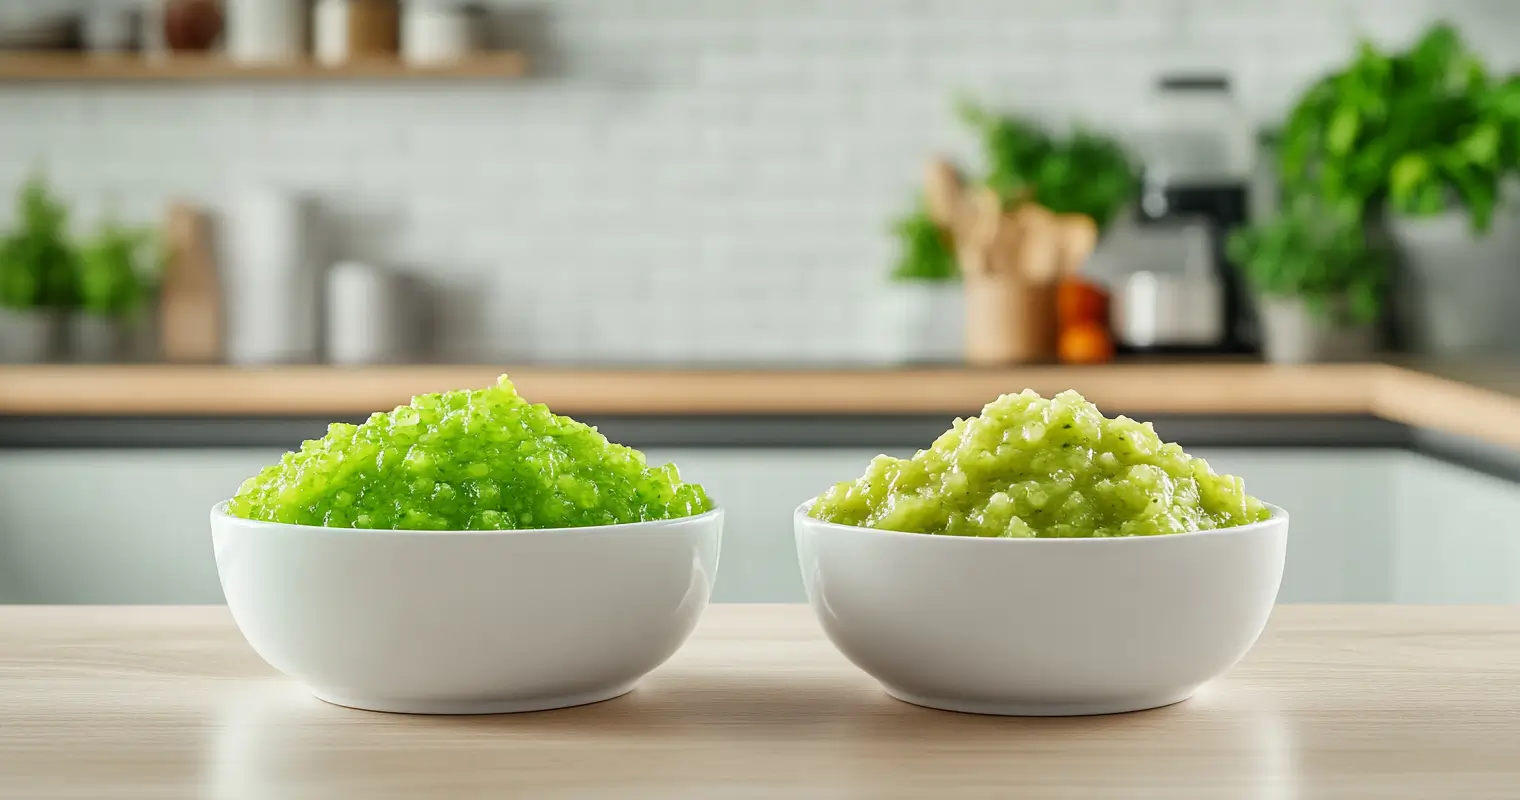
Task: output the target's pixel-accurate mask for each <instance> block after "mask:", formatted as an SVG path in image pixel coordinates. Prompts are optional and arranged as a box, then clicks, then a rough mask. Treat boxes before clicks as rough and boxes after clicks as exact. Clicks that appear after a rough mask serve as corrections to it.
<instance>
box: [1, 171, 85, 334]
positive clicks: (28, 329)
mask: <svg viewBox="0 0 1520 800" xmlns="http://www.w3.org/2000/svg"><path fill="white" fill-rule="evenodd" d="M74 258H75V254H74V251H73V249H72V248H71V246H70V243H69V239H68V214H67V212H66V210H65V209H64V207H63V205H62V204H61V203H59V202H58V201H57V200H55V199H54V198H53V196H52V194H51V193H50V192H49V191H48V189H47V186H46V184H45V183H44V182H43V181H42V180H41V179H40V178H34V179H32V180H30V181H28V182H27V183H26V184H25V185H23V186H22V187H21V191H20V193H19V195H18V198H17V203H16V227H15V229H14V230H12V231H10V232H9V233H7V234H5V235H4V236H0V361H5V362H22V363H33V362H41V361H47V360H49V359H51V358H53V357H54V356H55V355H57V352H58V349H59V340H60V330H61V328H60V319H61V317H62V314H63V313H64V312H65V311H67V310H68V309H69V308H71V307H72V306H73V305H74V303H75V302H76V301H77V298H78V293H77V286H76V284H75V281H74V277H75V276H74Z"/></svg>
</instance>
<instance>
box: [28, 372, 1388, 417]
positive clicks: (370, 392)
mask: <svg viewBox="0 0 1520 800" xmlns="http://www.w3.org/2000/svg"><path fill="white" fill-rule="evenodd" d="M1380 370H1382V367H1381V366H1379V365H1375V364H1351V365H1325V366H1311V367H1267V366H1261V365H1251V364H1230V365H1166V366H1151V365H1113V366H1105V367H1029V368H1025V369H1013V370H966V369H944V370H845V371H834V370H786V371H779V370H778V371H760V370H754V371H737V370H736V371H706V370H632V369H613V370H592V369H584V370H582V369H556V368H544V367H523V368H514V367H494V366H416V367H381V368H361V369H343V368H333V367H272V368H266V369H240V368H233V367H180V366H164V365H142V366H136V365H133V366H100V367H78V366H51V365H50V366H27V367H14V366H12V367H0V414H7V415H13V416H20V415H38V416H58V415H72V416H90V415H94V416H113V415H114V416H123V415H125V416H131V415H139V414H142V415H149V414H151V415H201V416H295V415H317V416H352V415H355V414H365V413H368V412H371V411H378V410H389V409H390V408H393V407H395V406H396V405H400V404H402V403H406V402H407V401H409V400H410V399H411V398H412V396H413V395H416V394H421V393H424V392H435V391H441V390H445V389H452V388H459V387H464V386H484V385H486V384H489V383H491V382H492V381H494V380H495V379H496V377H497V376H498V375H500V374H501V373H503V372H505V373H508V374H510V375H511V376H512V379H513V380H514V381H515V382H516V383H517V386H518V389H519V390H520V391H522V393H523V394H524V395H525V396H526V397H528V398H530V399H531V400H533V401H534V402H539V403H547V404H548V405H549V406H550V407H551V408H554V409H555V410H556V411H559V412H561V413H565V414H587V415H590V414H598V415H621V414H626V415H653V414H659V415H681V414H730V415H732V414H755V415H769V414H975V413H978V412H979V411H980V410H981V408H982V406H983V405H984V404H985V403H987V402H988V401H989V400H992V399H993V398H995V397H997V396H998V395H999V394H1003V393H1005V392H1017V391H1020V390H1022V389H1025V388H1031V389H1034V390H1035V391H1038V392H1040V393H1041V394H1045V395H1047V396H1048V395H1051V394H1054V393H1056V392H1059V391H1061V390H1063V389H1076V390H1077V391H1080V392H1082V393H1083V394H1084V395H1086V396H1087V397H1088V399H1090V400H1092V401H1093V402H1095V403H1097V404H1098V405H1100V406H1102V407H1105V408H1112V409H1116V410H1119V411H1122V412H1124V413H1131V414H1138V413H1146V414H1357V413H1365V412H1366V411H1367V408H1368V406H1369V403H1370V397H1369V391H1370V390H1371V388H1372V387H1373V385H1374V383H1375V381H1374V377H1375V376H1376V375H1377V374H1378V373H1379V371H1380Z"/></svg>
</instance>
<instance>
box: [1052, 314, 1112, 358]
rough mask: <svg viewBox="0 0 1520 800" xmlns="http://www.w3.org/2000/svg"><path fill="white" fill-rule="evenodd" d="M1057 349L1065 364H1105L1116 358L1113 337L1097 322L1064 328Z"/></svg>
mask: <svg viewBox="0 0 1520 800" xmlns="http://www.w3.org/2000/svg"><path fill="white" fill-rule="evenodd" d="M1056 347H1057V353H1058V355H1059V356H1060V358H1061V363H1063V364H1105V363H1107V362H1109V361H1110V360H1112V359H1113V357H1114V340H1113V337H1112V336H1110V335H1109V333H1108V328H1106V327H1104V326H1103V325H1101V324H1099V323H1097V322H1079V323H1077V324H1075V325H1071V326H1068V327H1065V328H1062V329H1061V338H1060V341H1059V342H1058V343H1057V346H1056Z"/></svg>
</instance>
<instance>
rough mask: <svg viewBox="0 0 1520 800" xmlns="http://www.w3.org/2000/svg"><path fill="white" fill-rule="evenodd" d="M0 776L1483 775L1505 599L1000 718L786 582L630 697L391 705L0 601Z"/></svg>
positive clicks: (1049, 778)
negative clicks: (328, 694) (894, 659)
mask: <svg viewBox="0 0 1520 800" xmlns="http://www.w3.org/2000/svg"><path fill="white" fill-rule="evenodd" d="M0 642H3V643H4V646H3V647H0V721H3V722H0V796H3V797H18V798H20V797H25V798H28V799H29V800H35V799H38V798H49V797H63V796H67V797H124V798H125V797H131V798H153V800H161V799H162V798H177V797H217V798H222V797H225V798H244V797H247V798H254V797H258V798H263V797H290V798H301V797H313V798H315V797H324V798H325V797H349V796H360V797H392V796H409V797H429V798H449V797H477V796H481V797H484V796H491V797H499V796H522V797H597V798H601V797H619V796H638V797H659V798H684V797H690V798H704V799H705V798H723V797H789V798H811V797H913V798H925V797H933V798H945V797H1013V796H1031V797H1033V796H1038V797H1041V798H1100V797H1122V798H1129V799H1130V800H1138V799H1141V798H1165V800H1183V799H1184V798H1220V797H1273V798H1277V797H1281V798H1300V797H1302V798H1308V797H1314V798H1338V797H1347V798H1349V797H1367V798H1380V799H1382V800H1386V799H1387V798H1418V799H1419V800H1429V798H1442V800H1456V798H1496V797H1513V796H1515V793H1516V791H1517V789H1516V787H1517V786H1520V759H1517V758H1516V757H1515V754H1516V753H1520V608H1474V607H1454V606H1448V607H1410V606H1362V607H1358V606H1302V607H1297V606H1283V607H1280V608H1278V609H1277V611H1276V614H1275V616H1274V618H1273V621H1272V624H1271V626H1270V627H1269V629H1268V631H1267V633H1266V634H1265V636H1264V637H1263V639H1262V641H1261V642H1260V643H1259V644H1258V646H1257V648H1256V649H1255V650H1254V651H1253V652H1252V653H1251V655H1250V656H1248V657H1247V659H1246V660H1245V661H1244V662H1242V663H1241V664H1240V665H1239V666H1237V667H1236V668H1235V669H1234V670H1233V671H1231V672H1230V673H1229V674H1228V675H1226V676H1225V677H1224V678H1222V679H1220V680H1218V681H1216V682H1215V683H1214V684H1212V685H1211V686H1209V687H1207V688H1205V690H1204V691H1203V692H1202V693H1200V694H1199V695H1198V696H1195V697H1194V698H1193V699H1191V700H1189V701H1187V702H1184V703H1181V704H1179V705H1176V706H1172V707H1170V708H1164V709H1158V710H1155V711H1147V712H1140V713H1136V714H1128V715H1119V716H1111V717H1088V718H1071V719H1014V718H996V717H980V716H971V715H961V714H952V713H947V712H940V711H931V710H928V709H922V708H918V707H915V706H910V705H906V704H903V703H899V702H897V701H895V700H892V699H890V698H888V697H887V696H886V695H885V694H884V693H882V692H881V691H880V690H879V689H878V688H877V686H876V685H875V684H874V683H873V682H872V681H871V680H870V679H869V678H868V677H866V676H865V675H864V674H862V673H860V672H858V671H857V670H855V669H854V668H853V667H852V666H851V665H850V664H849V663H848V662H846V661H845V660H844V658H843V657H841V656H840V655H839V654H838V653H837V652H836V651H835V650H834V649H833V648H832V647H830V646H829V644H828V643H827V642H826V641H825V640H824V639H823V637H822V634H821V633H820V632H819V630H818V628H817V625H816V623H815V622H814V621H813V619H812V616H811V614H810V613H809V612H808V611H807V609H806V608H804V607H801V606H729V605H719V606H714V607H713V608H711V609H710V610H709V611H708V614H707V616H706V617H705V618H704V619H703V622H702V624H701V626H700V627H699V629H698V631H697V634H696V635H695V636H694V638H693V639H692V641H691V642H689V643H688V644H687V646H686V647H685V648H684V649H683V650H682V651H681V652H680V653H679V654H677V655H676V656H675V658H673V659H672V660H671V661H670V662H669V663H667V664H666V665H665V666H663V667H661V668H660V669H658V670H656V671H655V672H654V673H653V674H651V675H650V676H649V677H647V678H646V679H645V680H644V682H643V683H641V684H640V686H639V688H638V689H636V690H635V691H634V692H633V693H632V694H630V695H627V696H625V697H622V698H619V699H617V700H612V701H609V702H606V703H602V704H598V705H593V706H584V707H581V708H576V709H567V710H562V711H551V712H542V713H538V714H523V715H509V716H497V717H474V718H439V717H431V718H430V717H408V716H398V715H387V714H373V713H368V712H362V711H352V710H349V709H343V708H338V707H335V706H329V705H326V704H324V703H322V702H320V701H318V700H315V699H313V698H311V697H310V696H309V695H307V694H306V693H305V692H304V691H303V690H302V689H301V688H299V687H298V686H296V685H295V684H293V683H292V682H290V681H288V680H286V679H284V678H282V677H280V676H278V675H276V674H275V673H274V672H273V671H271V670H270V668H269V667H267V666H265V665H264V664H263V662H261V661H260V660H259V659H258V658H257V657H256V656H255V655H254V654H253V652H252V651H251V650H250V649H249V648H248V646H247V645H246V644H245V643H244V641H243V639H242V638H241V636H240V635H239V634H238V632H237V630H236V629H235V628H234V627H233V624H232V620H231V618H230V617H229V615H228V613H227V611H226V609H225V608H220V607H218V608H28V607H9V608H0Z"/></svg>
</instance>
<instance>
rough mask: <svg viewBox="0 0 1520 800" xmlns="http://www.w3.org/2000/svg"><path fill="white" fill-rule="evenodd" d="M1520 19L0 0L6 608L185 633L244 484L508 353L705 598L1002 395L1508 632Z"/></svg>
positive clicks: (1430, 11)
mask: <svg viewBox="0 0 1520 800" xmlns="http://www.w3.org/2000/svg"><path fill="white" fill-rule="evenodd" d="M1517 34H1520V3H1513V2H1507V0H1448V2H1437V1H1436V0H1239V1H1238V2H1232V3H1220V2H1206V1H1205V0H1067V2H1062V3H1042V2H1033V1H1032V0H1021V1H1020V2H990V1H989V0H945V1H943V2H928V1H927V0H752V1H751V2H727V3H713V2H693V1H692V0H640V1H639V2H620V3H613V2H598V1H597V0H550V1H549V2H538V3H520V2H495V3H462V2H454V0H401V2H390V1H389V0H315V2H307V0H97V1H96V2H86V1H85V0H0V198H4V199H6V200H9V201H10V202H4V203H0V362H3V363H5V364H6V365H5V366H0V601H9V602H213V601H216V600H218V599H219V597H220V594H219V588H218V587H217V585H216V576H215V570H214V565H212V564H211V561H210V554H209V544H208V542H207V538H208V537H207V536H206V531H205V529H204V528H205V520H204V516H205V508H206V507H209V505H210V504H211V503H212V502H215V501H216V500H218V499H222V498H225V497H226V496H228V495H229V494H230V493H231V492H232V491H233V490H234V489H235V488H236V486H237V483H238V482H239V481H240V480H241V478H243V477H246V476H247V475H249V474H252V472H254V471H255V470H256V469H257V467H258V466H259V465H261V464H263V463H266V462H267V461H269V460H271V459H272V458H274V457H277V455H278V453H279V452H280V451H281V450H282V449H285V448H288V447H292V446H295V445H296V444H298V443H299V442H300V440H301V439H302V438H306V437H308V436H316V435H320V433H321V431H322V424H323V423H324V422H325V421H328V420H332V419H351V418H355V419H357V418H362V417H363V415H364V412H366V411H369V410H377V409H385V408H389V407H390V406H392V405H394V404H395V403H397V402H405V400H406V398H407V397H408V396H410V394H411V393H413V392H421V391H436V390H439V389H444V388H451V387H452V386H455V385H457V384H460V383H464V382H468V383H470V384H477V385H478V384H483V383H485V382H487V381H489V380H490V378H491V377H493V376H494V374H495V373H496V372H499V371H504V370H510V371H512V372H513V374H514V376H520V380H519V383H520V385H521V387H522V388H523V390H524V392H525V393H526V394H528V395H530V399H535V400H542V401H545V402H549V403H550V404H551V405H553V406H555V407H556V408H557V409H558V410H563V411H565V412H567V413H574V414H576V416H578V417H585V418H587V419H588V420H591V421H594V422H598V423H599V424H602V425H603V428H604V430H606V431H607V432H608V433H609V435H613V436H614V437H616V438H621V439H623V440H625V441H627V442H628V443H629V444H632V445H635V446H640V447H645V448H648V449H649V450H650V451H651V458H652V459H654V458H671V459H674V460H676V461H677V462H678V463H680V465H681V466H682V468H683V472H684V473H686V474H687V475H688V477H692V478H694V479H697V480H703V481H704V482H707V483H709V484H710V485H713V486H714V488H715V494H717V495H718V496H719V498H720V500H723V502H725V504H727V505H729V506H730V508H731V519H730V531H729V533H728V535H727V538H726V541H725V549H726V550H727V551H728V552H726V553H725V555H724V576H723V578H722V581H721V582H720V585H719V595H720V599H731V600H778V599H786V600H794V599H797V597H798V593H799V592H800V583H799V582H798V581H797V579H796V575H795V560H794V556H793V555H792V553H791V550H790V548H791V543H790V528H789V519H788V515H789V512H790V510H791V509H792V508H793V507H794V506H795V505H796V504H797V502H800V501H801V500H802V499H804V498H806V497H807V496H809V494H811V493H814V492H816V491H818V490H819V489H820V488H822V487H823V486H826V485H827V484H828V483H831V482H833V481H836V480H842V479H846V478H848V477H851V476H853V475H856V474H858V473H859V472H860V471H861V469H862V468H863V467H864V464H865V460H867V459H868V458H869V457H870V455H872V454H874V453H876V452H881V451H889V452H912V450H913V449H914V448H915V447H917V446H922V445H924V444H926V443H927V442H928V441H930V440H931V439H932V437H933V436H934V434H935V433H936V432H937V431H939V430H942V429H943V428H944V427H945V426H946V425H947V424H948V422H949V420H950V419H951V418H952V417H953V416H955V415H967V414H975V413H976V412H977V410H978V409H979V408H980V406H981V404H982V403H984V402H986V401H987V400H990V399H991V398H992V396H995V394H996V393H997V392H1000V391H1018V390H1021V389H1023V388H1026V387H1033V388H1037V389H1039V390H1040V391H1043V392H1047V393H1049V392H1052V391H1058V390H1060V389H1062V388H1067V387H1072V388H1077V389H1079V390H1082V391H1084V392H1085V393H1086V394H1088V396H1089V397H1090V398H1091V399H1093V400H1095V401H1097V402H1099V403H1100V405H1102V406H1103V407H1104V408H1105V410H1107V411H1109V412H1110V413H1112V414H1117V413H1129V414H1133V415H1136V416H1142V415H1143V416H1145V417H1147V418H1155V419H1157V424H1158V429H1159V430H1161V431H1162V433H1163V435H1166V436H1168V437H1169V438H1173V439H1177V440H1179V441H1181V442H1182V443H1183V444H1184V445H1187V446H1189V447H1190V448H1191V449H1196V450H1198V451H1199V452H1200V453H1203V454H1205V455H1208V456H1209V457H1210V458H1211V460H1212V461H1213V462H1214V463H1215V464H1216V466H1217V467H1218V468H1220V469H1221V470H1227V471H1233V472H1236V473H1237V474H1241V475H1243V476H1244V477H1245V478H1246V480H1247V485H1248V486H1249V487H1251V489H1252V490H1253V492H1255V493H1258V494H1261V495H1262V496H1263V497H1265V498H1267V499H1269V500H1272V501H1274V502H1277V503H1279V504H1282V505H1284V506H1287V507H1288V508H1290V510H1292V511H1293V513H1294V515H1295V523H1294V524H1295V532H1296V537H1297V538H1298V541H1301V542H1308V543H1309V544H1305V545H1303V546H1302V547H1301V548H1300V549H1299V550H1298V551H1297V552H1296V553H1295V556H1294V565H1293V566H1292V567H1291V568H1290V573H1289V577H1288V582H1287V584H1286V588H1285V590H1284V592H1285V594H1284V597H1285V599H1305V600H1363V601H1379V600H1393V599H1403V600H1411V599H1413V600H1428V601H1455V600H1474V599H1476V600H1492V601H1501V600H1502V601H1508V600H1512V599H1516V598H1520V589H1516V588H1515V587H1517V586H1520V544H1516V543H1514V542H1516V541H1520V540H1514V539H1513V537H1506V536H1504V535H1503V534H1505V533H1508V531H1507V527H1508V524H1507V523H1505V522H1504V521H1505V520H1510V521H1512V520H1514V519H1516V518H1520V490H1517V489H1516V487H1517V485H1520V484H1517V483H1516V476H1520V457H1517V456H1516V449H1515V448H1516V447H1517V446H1520V438H1517V435H1514V434H1510V433H1507V432H1505V431H1510V430H1520V401H1517V400H1516V398H1517V396H1520V395H1516V394H1515V393H1514V391H1513V389H1514V388H1516V387H1520V382H1516V381H1511V380H1510V379H1509V376H1510V375H1511V372H1510V371H1508V368H1507V367H1506V366H1505V364H1506V361H1507V360H1508V359H1509V358H1510V356H1511V355H1512V354H1513V352H1514V351H1515V350H1516V349H1517V347H1520V315H1516V314H1513V313H1512V311H1511V308H1512V306H1513V305H1514V304H1515V303H1516V302H1517V301H1520V269H1517V264H1516V263H1515V261H1516V258H1517V254H1520V202H1516V196H1515V194H1514V192H1513V188H1514V187H1513V186H1512V184H1513V178H1514V176H1515V174H1516V173H1517V170H1520V79H1516V78H1513V77H1511V76H1512V75H1514V74H1516V71H1517V70H1520V36H1517ZM1111 362H1112V363H1111ZM1322 362H1323V363H1322ZM324 364H326V365H333V367H332V368H331V369H328V368H325V367H322V366H320V365H324ZM123 365H125V366H123ZM427 365H432V366H427ZM449 365H456V367H457V368H454V369H450V368H449ZM339 367H341V368H342V369H339ZM1396 376H1404V377H1407V378H1409V379H1410V380H1415V379H1422V380H1428V381H1429V383H1411V384H1408V385H1409V386H1410V387H1413V388H1411V389H1410V390H1409V391H1404V390H1403V389H1402V388H1400V387H1403V386H1405V384H1397V385H1396V384H1395V383H1394V382H1393V377H1396ZM1421 387H1423V388H1424V389H1428V391H1416V389H1420V388H1421ZM535 390H537V392H538V393H537V394H536V395H535ZM1379 392H1382V393H1381V394H1380V393H1379ZM1389 392H1392V393H1394V394H1397V395H1400V396H1401V398H1402V399H1400V400H1389V399H1387V397H1388V396H1389ZM1410 397H1417V398H1419V397H1423V398H1426V399H1425V400H1423V401H1419V400H1410V399H1409V398H1410ZM1511 423H1513V425H1512V424H1511ZM1494 431H1498V433H1497V434H1494V435H1488V434H1489V433H1492V432H1494ZM778 481H779V483H778ZM781 484H785V485H781ZM1434 492H1441V493H1443V494H1440V495H1436V496H1439V497H1443V498H1445V499H1444V500H1442V501H1440V502H1439V503H1438V502H1436V501H1434V500H1425V499H1423V498H1428V497H1432V496H1433V495H1432V493H1434ZM81 496H83V497H87V498H90V502H78V498H80V497H81ZM1411 504H1412V505H1411ZM1453 507H1457V508H1461V509H1463V513H1465V514H1466V515H1467V516H1465V517H1461V519H1460V520H1458V519H1457V517H1453V516H1451V515H1452V514H1453V513H1454V512H1452V508H1453ZM735 509H736V510H737V513H735V512H734V510H735ZM1443 515H1444V516H1443ZM1431 525H1439V526H1440V528H1441V531H1442V535H1443V538H1441V541H1442V542H1444V544H1443V545H1442V546H1441V549H1439V551H1437V550H1436V549H1433V548H1434V547H1435V545H1434V544H1432V540H1431V538H1430V534H1429V530H1428V528H1429V526H1431ZM1464 536H1466V537H1475V538H1472V539H1471V541H1470V542H1467V540H1465V539H1463V537H1464ZM1462 542H1467V543H1466V544H1461V543H1462ZM1454 543H1455V544H1454ZM1452 548H1456V549H1452Z"/></svg>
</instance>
